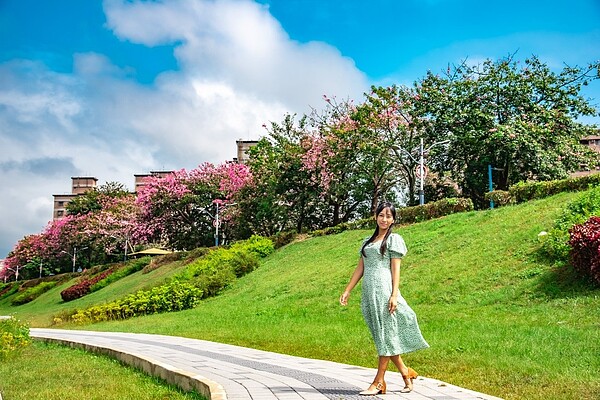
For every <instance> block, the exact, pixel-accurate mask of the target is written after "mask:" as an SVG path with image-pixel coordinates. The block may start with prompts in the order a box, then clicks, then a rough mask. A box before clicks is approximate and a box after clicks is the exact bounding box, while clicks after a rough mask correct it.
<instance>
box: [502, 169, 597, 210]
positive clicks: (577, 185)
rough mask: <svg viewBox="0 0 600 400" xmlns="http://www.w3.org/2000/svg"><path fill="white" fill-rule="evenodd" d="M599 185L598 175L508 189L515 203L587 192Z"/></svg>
mask: <svg viewBox="0 0 600 400" xmlns="http://www.w3.org/2000/svg"><path fill="white" fill-rule="evenodd" d="M598 185H600V173H595V174H592V175H586V176H580V177H577V178H567V179H560V180H553V181H544V182H519V183H517V184H515V185H512V186H511V187H509V188H508V191H509V193H510V196H511V199H512V201H513V202H515V203H523V202H526V201H529V200H535V199H542V198H544V197H548V196H552V195H555V194H558V193H562V192H576V191H581V190H587V189H589V188H590V186H598Z"/></svg>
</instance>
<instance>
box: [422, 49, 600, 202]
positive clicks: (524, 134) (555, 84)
mask: <svg viewBox="0 0 600 400" xmlns="http://www.w3.org/2000/svg"><path fill="white" fill-rule="evenodd" d="M599 67H600V64H599V63H598V62H596V63H592V64H590V65H588V66H586V67H583V68H582V67H568V66H566V67H564V68H563V69H562V71H560V72H558V73H555V72H553V71H552V70H551V69H550V68H549V67H548V66H547V65H546V64H544V63H542V62H541V61H540V60H539V59H538V58H537V57H532V58H529V59H526V60H525V62H524V63H523V64H521V63H520V62H519V61H516V60H514V58H513V56H509V57H507V58H505V59H500V60H498V61H492V60H486V61H485V62H483V63H482V64H478V65H469V64H468V63H467V62H466V61H465V62H463V63H462V64H460V65H458V66H452V67H448V69H447V71H446V74H445V75H444V76H439V75H434V74H433V73H431V72H429V73H428V74H427V75H426V77H425V78H424V79H422V80H421V81H419V82H417V83H416V84H415V90H416V95H417V98H418V100H419V104H418V107H417V112H418V114H419V115H421V116H422V117H424V118H425V119H426V120H427V121H429V123H428V126H427V128H426V129H425V132H426V134H427V136H428V139H427V140H429V141H436V140H446V139H447V140H449V141H450V147H449V149H450V151H449V154H448V157H447V158H444V159H441V158H438V159H436V160H435V161H434V162H433V164H434V165H435V166H436V167H437V168H438V169H439V170H440V171H442V172H443V171H444V170H447V171H450V173H451V174H452V177H453V179H454V180H455V181H456V182H457V183H458V184H459V186H460V187H461V189H462V191H463V194H465V195H467V196H469V197H471V198H472V199H473V201H474V202H475V203H476V204H480V205H482V204H483V203H484V202H483V196H484V193H485V192H486V191H487V182H488V177H487V166H488V165H492V166H493V167H494V168H495V169H494V183H495V185H496V188H497V189H501V190H506V189H507V188H508V187H509V186H510V185H511V184H514V183H517V182H519V181H524V180H550V179H559V178H564V177H566V176H567V175H568V173H569V172H571V171H574V170H576V169H577V168H578V167H579V166H580V165H583V164H586V165H595V163H596V159H597V158H596V156H595V155H594V154H593V153H592V152H591V151H589V149H587V148H586V147H584V146H582V145H580V143H579V140H580V139H581V138H582V137H583V136H587V135H590V134H593V133H594V130H595V127H592V126H587V125H585V124H583V123H581V122H578V118H579V117H581V116H590V115H597V110H596V109H595V108H594V107H593V106H592V105H591V104H590V102H589V100H588V99H586V98H584V97H583V96H582V95H581V94H580V91H581V88H582V86H584V85H587V84H589V83H590V82H591V81H593V80H595V79H598V77H599V72H598V71H599Z"/></svg>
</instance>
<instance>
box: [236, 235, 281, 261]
mask: <svg viewBox="0 0 600 400" xmlns="http://www.w3.org/2000/svg"><path fill="white" fill-rule="evenodd" d="M231 249H232V250H236V249H244V250H247V251H249V252H251V253H254V254H256V255H257V256H258V257H261V258H263V257H266V256H268V255H269V254H272V253H273V252H274V251H275V245H274V244H273V241H272V240H271V239H269V238H266V237H263V236H258V235H252V236H251V237H250V239H247V240H244V241H241V242H236V243H234V244H233V245H232V246H231Z"/></svg>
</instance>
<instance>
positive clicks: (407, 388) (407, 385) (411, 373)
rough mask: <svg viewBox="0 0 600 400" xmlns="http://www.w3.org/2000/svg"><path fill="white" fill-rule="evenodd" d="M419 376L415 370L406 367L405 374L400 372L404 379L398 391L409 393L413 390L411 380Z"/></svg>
mask: <svg viewBox="0 0 600 400" xmlns="http://www.w3.org/2000/svg"><path fill="white" fill-rule="evenodd" d="M417 376H419V375H418V374H417V372H416V371H415V370H414V369H412V368H408V372H407V374H406V375H404V374H402V379H404V388H403V389H402V390H401V391H400V393H410V392H412V390H413V381H414V380H415V378H416V377H417Z"/></svg>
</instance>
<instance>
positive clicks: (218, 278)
mask: <svg viewBox="0 0 600 400" xmlns="http://www.w3.org/2000/svg"><path fill="white" fill-rule="evenodd" d="M235 279H236V275H235V273H234V271H233V268H232V266H231V265H229V264H226V265H222V266H221V267H220V268H219V269H217V270H214V271H205V272H204V273H202V274H200V275H198V276H197V277H196V278H195V279H194V281H193V282H194V285H195V286H196V287H197V288H199V289H200V290H202V298H207V297H213V296H216V295H218V294H219V293H220V292H221V291H222V290H223V289H225V288H226V287H228V286H229V285H231V284H232V283H233V282H235Z"/></svg>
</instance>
